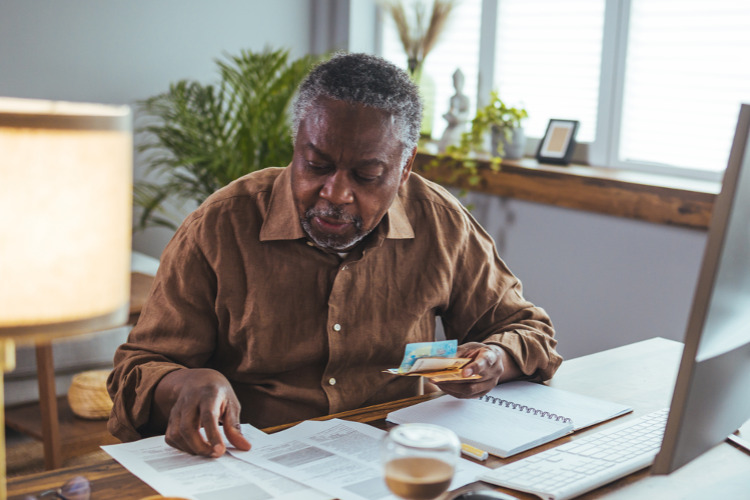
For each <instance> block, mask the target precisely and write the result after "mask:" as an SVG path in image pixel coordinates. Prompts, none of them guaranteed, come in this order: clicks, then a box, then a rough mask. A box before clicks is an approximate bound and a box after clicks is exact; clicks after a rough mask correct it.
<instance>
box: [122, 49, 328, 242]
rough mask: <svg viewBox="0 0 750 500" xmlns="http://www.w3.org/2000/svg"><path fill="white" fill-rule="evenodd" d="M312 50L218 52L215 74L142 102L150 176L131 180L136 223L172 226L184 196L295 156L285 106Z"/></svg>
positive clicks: (201, 196)
mask: <svg viewBox="0 0 750 500" xmlns="http://www.w3.org/2000/svg"><path fill="white" fill-rule="evenodd" d="M314 61H315V58H314V57H313V56H305V57H302V58H299V59H296V60H292V59H291V58H290V57H289V52H288V51H287V50H283V49H281V50H271V49H268V48H267V49H265V50H264V51H262V52H259V53H255V52H251V51H242V52H241V53H240V55H238V56H227V57H226V58H225V60H217V61H216V63H217V66H218V69H219V76H220V78H219V81H218V83H217V84H216V85H204V84H202V83H199V82H196V81H189V80H181V81H178V82H177V83H174V84H172V85H170V87H169V90H168V91H167V92H164V93H162V94H159V95H156V96H154V97H151V98H149V99H146V100H144V101H141V102H139V103H138V104H139V109H138V113H137V124H136V125H137V127H136V133H137V134H138V135H139V139H141V140H142V142H141V145H140V146H138V148H137V151H138V152H139V153H144V154H145V162H146V163H145V167H146V171H147V173H148V174H149V177H150V178H151V179H149V180H141V181H139V182H137V183H136V184H135V187H134V198H133V201H134V204H135V206H137V207H139V208H140V209H141V210H140V215H139V218H138V220H137V221H136V224H135V227H136V229H145V228H147V227H151V226H164V227H168V228H170V229H176V228H177V227H178V226H179V224H180V223H181V220H182V216H181V213H182V210H181V208H182V207H183V206H184V205H185V203H186V202H195V203H198V204H199V203H201V202H202V201H203V200H205V199H206V198H207V197H208V196H209V195H210V194H211V193H213V192H214V191H216V190H217V189H219V188H221V187H222V186H225V185H226V184H229V183H230V182H231V181H233V180H235V179H237V178H238V177H241V176H243V175H245V174H247V173H249V172H252V171H255V170H259V169H262V168H265V167H268V166H285V165H287V164H288V163H289V161H290V160H291V158H292V150H293V145H292V139H291V126H290V120H289V111H290V106H291V102H292V99H293V97H294V95H295V92H296V90H297V86H298V85H299V83H300V82H301V81H302V79H303V78H304V77H305V76H306V75H307V73H308V71H309V69H310V67H311V66H312V64H313V62H314Z"/></svg>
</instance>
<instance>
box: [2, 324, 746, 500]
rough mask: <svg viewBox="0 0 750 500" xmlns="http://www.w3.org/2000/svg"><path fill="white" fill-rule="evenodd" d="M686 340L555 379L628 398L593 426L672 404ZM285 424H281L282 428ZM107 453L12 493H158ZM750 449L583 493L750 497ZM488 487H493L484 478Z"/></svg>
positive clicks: (364, 415) (589, 362) (602, 357)
mask: <svg viewBox="0 0 750 500" xmlns="http://www.w3.org/2000/svg"><path fill="white" fill-rule="evenodd" d="M681 351H682V344H680V343H678V342H673V341H670V340H665V339H659V338H656V339H651V340H647V341H643V342H638V343H635V344H630V345H628V346H624V347H619V348H616V349H611V350H608V351H604V352H600V353H596V354H592V355H589V356H583V357H581V358H576V359H572V360H569V361H565V362H564V363H563V365H562V366H561V367H560V370H559V371H558V373H557V374H556V375H555V378H554V379H553V381H552V382H551V384H550V385H552V386H554V387H559V388H562V389H567V390H570V391H574V392H578V393H581V394H587V395H590V396H594V397H601V398H606V399H609V400H613V401H619V402H622V403H625V404H628V405H630V406H632V407H633V408H634V412H633V413H632V414H629V415H626V416H623V417H620V418H617V419H615V420H612V421H609V422H605V423H603V424H600V425H598V426H596V427H594V428H593V429H596V430H599V429H602V428H605V427H607V426H612V425H617V424H619V423H621V422H623V421H625V420H627V419H631V418H635V417H636V416H639V415H643V414H644V413H648V412H650V411H653V410H656V409H659V408H663V407H665V406H668V405H669V402H670V399H671V393H672V387H673V385H674V380H675V377H676V374H677V366H678V364H679V357H680V354H681ZM430 397H434V395H433V396H429V395H428V396H419V397H416V398H409V399H407V400H401V401H396V402H393V403H387V404H383V405H377V406H374V407H369V408H363V409H359V410H354V411H350V412H346V413H344V414H338V415H333V416H331V417H326V418H332V417H341V418H348V419H351V420H356V421H359V422H371V423H373V424H374V425H376V426H378V427H381V428H384V427H385V425H386V424H385V423H384V421H383V419H384V418H385V416H386V415H387V413H388V412H390V411H393V410H395V409H398V408H401V407H404V406H409V405H411V404H414V403H415V402H419V401H423V400H425V399H428V398H430ZM284 427H286V426H280V427H275V428H272V429H268V431H276V430H280V429H282V428H284ZM587 432H591V430H584V431H582V432H578V433H576V434H574V435H572V436H566V437H564V438H561V439H558V440H556V441H554V442H553V443H549V444H547V445H545V446H542V447H538V448H535V449H534V450H530V451H528V452H526V453H523V454H519V455H517V456H515V457H512V458H509V459H504V460H503V459H499V458H497V457H490V459H489V460H488V461H487V462H486V465H488V466H489V467H492V468H494V467H498V466H500V465H502V464H505V463H510V462H513V461H515V460H518V459H520V458H523V457H525V456H529V455H532V454H534V453H537V452H539V451H541V450H544V449H547V448H550V447H553V446H557V445H560V444H562V443H564V442H567V441H570V440H575V439H579V438H580V437H581V436H582V435H585V434H586V433H587ZM101 453H102V459H101V462H100V463H97V464H95V465H89V466H82V467H71V468H67V469H58V470H55V471H50V472H44V473H39V474H33V475H29V476H23V477H17V478H13V479H11V480H10V481H9V482H8V493H9V498H11V499H19V500H20V499H21V498H22V497H23V495H26V494H38V493H39V492H40V491H43V490H45V489H49V488H55V487H58V486H60V485H61V484H62V483H64V482H65V481H66V480H67V479H69V478H71V477H73V476H75V475H83V476H86V477H87V478H88V479H89V480H90V481H91V482H92V488H93V490H92V497H91V498H92V499H96V500H110V499H111V500H115V499H118V500H119V499H123V498H133V499H138V498H141V497H145V496H147V495H153V494H154V493H155V492H154V490H153V489H152V488H151V487H149V486H147V485H146V484H145V483H143V482H142V481H141V480H140V479H138V478H136V477H135V476H133V475H132V474H130V473H129V472H128V471H127V470H126V469H125V468H123V467H122V466H121V465H119V464H118V463H117V462H115V461H114V460H112V459H111V458H109V456H108V455H106V454H104V452H101ZM749 473H750V455H748V454H747V453H746V452H744V451H742V450H740V449H738V448H736V447H735V446H733V445H731V444H728V443H723V444H720V445H719V446H717V447H715V448H714V449H712V450H710V451H709V452H708V453H705V454H704V455H702V456H701V457H699V458H698V459H696V460H694V461H693V462H691V463H689V464H688V465H686V466H684V467H683V468H681V469H679V470H678V471H676V472H675V473H673V474H671V475H669V476H650V475H649V473H648V469H644V470H642V471H640V472H637V473H635V474H632V475H630V476H628V477H625V478H623V479H620V480H619V481H616V482H614V483H612V484H609V485H607V486H604V487H602V488H599V489H597V490H594V491H592V492H589V493H587V494H585V495H583V496H582V497H581V498H585V499H594V498H608V499H610V498H637V499H645V498H649V499H650V498H660V499H669V498H679V499H685V498H696V499H698V498H701V499H705V498H747V494H748V492H749V491H750V474H749ZM483 487H485V488H486V487H487V486H486V485H484V486H483ZM498 489H500V490H502V491H505V492H507V493H510V494H512V495H514V496H516V497H518V498H521V499H533V498H536V497H533V496H531V495H526V494H523V493H520V492H516V491H512V490H504V489H502V488H498Z"/></svg>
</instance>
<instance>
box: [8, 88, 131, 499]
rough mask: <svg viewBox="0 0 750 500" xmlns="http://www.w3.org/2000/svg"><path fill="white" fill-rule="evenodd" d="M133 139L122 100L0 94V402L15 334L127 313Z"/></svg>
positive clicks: (63, 328) (83, 326) (94, 324)
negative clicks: (101, 101)
mask: <svg viewBox="0 0 750 500" xmlns="http://www.w3.org/2000/svg"><path fill="white" fill-rule="evenodd" d="M132 142H133V135H132V123H131V115H130V109H129V108H128V107H127V106H105V105H98V104H83V103H67V102H52V101H41V100H32V99H15V98H3V97H0V402H2V401H4V399H3V397H4V396H3V392H2V391H3V374H4V373H5V372H7V371H11V370H13V368H14V367H15V345H16V343H18V344H24V343H36V342H50V341H51V340H53V339H56V338H60V337H63V336H70V335H77V334H82V333H88V332H94V331H99V330H105V329H108V328H113V327H116V326H119V325H122V324H124V323H125V321H126V320H127V317H128V300H129V287H130V247H131V225H132V212H131V210H132V209H131V207H132V155H133V153H132ZM3 406H4V405H3ZM0 474H2V486H1V488H0V499H2V500H5V498H6V497H7V490H6V455H5V412H4V409H3V410H2V411H0Z"/></svg>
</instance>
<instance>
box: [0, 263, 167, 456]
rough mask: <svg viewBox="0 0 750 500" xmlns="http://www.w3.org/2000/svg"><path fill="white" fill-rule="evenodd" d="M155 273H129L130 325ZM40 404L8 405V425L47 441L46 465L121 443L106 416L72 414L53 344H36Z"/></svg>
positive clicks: (45, 446) (136, 318) (144, 298)
mask: <svg viewBox="0 0 750 500" xmlns="http://www.w3.org/2000/svg"><path fill="white" fill-rule="evenodd" d="M153 280H154V277H153V276H150V275H147V274H143V273H139V272H133V273H131V274H130V308H129V317H128V323H127V324H128V325H134V324H135V322H136V321H137V320H138V316H139V315H140V313H141V308H142V307H143V303H144V302H145V300H146V297H147V296H148V292H149V290H150V288H151V283H152V282H153ZM36 364H37V377H38V382H39V404H36V403H31V404H24V405H19V406H17V407H14V408H8V409H6V411H5V423H6V425H8V427H10V428H12V429H14V430H16V431H18V432H21V433H23V434H26V435H27V436H31V437H33V438H35V439H38V440H41V441H42V442H43V443H44V467H45V468H46V469H56V468H58V467H61V466H62V464H63V461H64V460H65V459H67V458H70V457H74V456H77V455H81V454H83V453H87V452H89V451H94V450H97V449H98V448H99V446H100V445H104V444H114V443H119V441H118V440H117V439H115V438H114V437H113V436H112V435H111V434H110V433H109V431H107V421H106V420H86V419H83V418H80V417H77V416H76V415H74V414H73V410H71V409H70V406H69V405H68V398H67V397H66V396H60V397H58V396H57V393H56V390H55V367H54V359H53V357H52V344H50V343H43V344H37V345H36Z"/></svg>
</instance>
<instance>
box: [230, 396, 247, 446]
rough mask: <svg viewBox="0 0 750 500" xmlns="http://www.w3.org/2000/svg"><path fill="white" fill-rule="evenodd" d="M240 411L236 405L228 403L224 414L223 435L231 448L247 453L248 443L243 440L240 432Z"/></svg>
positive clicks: (243, 437)
mask: <svg viewBox="0 0 750 500" xmlns="http://www.w3.org/2000/svg"><path fill="white" fill-rule="evenodd" d="M239 415H240V409H239V406H238V405H235V404H232V403H229V404H227V409H226V411H225V412H224V434H225V435H226V436H227V439H228V440H229V442H230V443H232V446H234V447H235V448H237V449H238V450H242V451H247V450H249V449H250V446H251V445H250V441H248V440H247V439H245V436H243V435H242V431H241V430H240V419H239Z"/></svg>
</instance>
